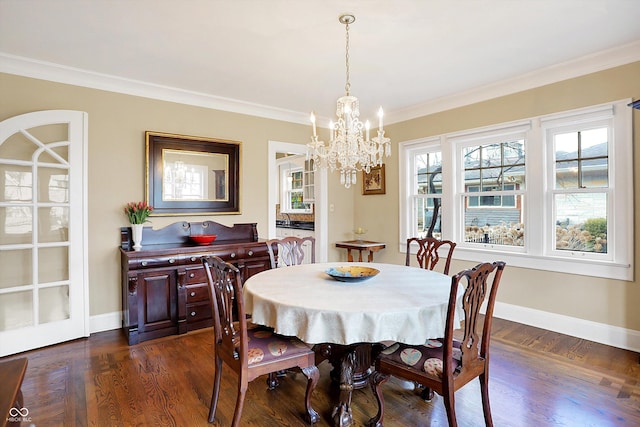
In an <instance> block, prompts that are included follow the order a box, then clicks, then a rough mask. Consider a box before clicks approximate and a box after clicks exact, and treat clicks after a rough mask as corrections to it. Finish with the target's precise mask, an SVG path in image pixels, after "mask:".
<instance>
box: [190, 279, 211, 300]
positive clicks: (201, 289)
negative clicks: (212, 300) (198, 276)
mask: <svg viewBox="0 0 640 427" xmlns="http://www.w3.org/2000/svg"><path fill="white" fill-rule="evenodd" d="M186 291H187V304H191V303H192V302H197V301H207V302H209V285H208V284H206V283H202V284H199V285H191V286H187V287H186Z"/></svg>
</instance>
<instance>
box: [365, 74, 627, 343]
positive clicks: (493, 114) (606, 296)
mask: <svg viewBox="0 0 640 427" xmlns="http://www.w3.org/2000/svg"><path fill="white" fill-rule="evenodd" d="M426 84H429V83H426ZM625 98H633V99H638V98H640V62H636V63H633V64H630V65H626V66H622V67H617V68H614V69H610V70H606V71H602V72H598V73H595V74H591V75H587V76H584V77H580V78H576V79H571V80H568V81H564V82H559V83H555V84H551V85H547V86H544V87H540V88H537V89H532V90H528V91H525V92H521V93H517V94H514V95H509V96H504V97H500V98H496V99H492V100H490V101H486V102H481V103H477V104H473V105H469V106H465V107H462V108H456V109H453V110H449V111H444V112H441V113H438V114H433V115H429V116H425V117H420V118H417V119H414V120H410V121H407V122H403V123H397V124H394V125H391V126H388V127H387V128H388V132H389V134H390V135H391V137H392V138H393V141H394V145H395V144H397V143H399V142H402V141H409V140H413V139H417V138H422V137H427V136H433V135H440V134H445V133H449V132H454V131H460V130H464V129H472V128H476V127H481V126H487V125H491V124H496V123H503V122H509V121H513V120H518V119H525V118H528V117H534V116H539V115H542V114H548V113H553V112H558V111H564V110H570V109H574V108H580V107H586V106H590V105H596V104H601V103H605V102H609V101H616V100H621V99H625ZM639 119H640V112H639V111H638V110H634V122H635V129H634V141H640V126H638V123H639ZM394 148H395V149H394V155H393V157H392V158H391V159H389V160H387V161H386V177H387V194H386V195H384V196H361V195H357V196H356V199H357V200H356V212H355V223H356V224H357V225H358V226H362V227H364V228H367V229H369V230H375V231H373V232H372V231H370V233H369V234H370V237H371V238H375V239H379V240H382V241H384V242H386V243H387V249H386V250H385V251H383V252H381V255H380V256H377V257H376V259H377V260H380V261H383V262H391V263H398V262H404V254H402V253H400V252H399V251H398V244H399V242H398V234H399V232H398V225H397V224H398V220H399V218H398V215H399V207H398V206H399V200H398V193H397V191H395V190H394V189H396V188H397V187H398V156H397V146H396V147H394ZM638 164H640V150H638V149H637V148H636V149H635V153H634V165H638ZM634 169H635V167H634ZM634 175H635V176H634V185H635V189H636V191H635V194H636V195H637V194H638V190H639V189H640V181H639V176H638V174H634ZM636 197H637V196H636ZM637 200H638V199H636V201H637ZM635 218H636V220H635V224H636V225H635V228H636V230H635V236H636V241H637V240H638V239H637V237H638V235H640V225H639V224H640V223H639V222H638V214H637V212H636V213H635ZM639 261H640V250H639V246H638V245H637V244H636V245H635V264H636V266H637V265H640V262H639ZM532 262H534V261H532ZM473 264H475V263H467V262H461V261H457V262H455V261H454V263H453V264H452V268H451V271H458V270H460V269H462V268H466V267H468V266H470V265H473ZM503 277H504V278H503V284H502V285H501V289H500V292H499V293H498V301H499V302H503V303H508V304H514V305H518V306H523V307H528V308H532V309H535V310H541V311H545V312H551V313H557V314H563V315H567V316H571V317H576V318H580V319H585V320H590V321H594V322H599V323H604V324H608V325H613V326H619V327H623V328H628V329H633V330H636V331H640V310H638V304H640V286H639V284H638V283H637V282H638V279H637V278H638V275H637V274H636V281H635V282H624V281H617V280H607V279H600V278H593V277H586V276H577V275H569V274H562V273H552V272H545V271H540V270H533V269H524V268H507V270H505V274H504V276H503Z"/></svg>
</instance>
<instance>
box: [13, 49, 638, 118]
mask: <svg viewBox="0 0 640 427" xmlns="http://www.w3.org/2000/svg"><path fill="white" fill-rule="evenodd" d="M636 61H640V40H638V41H635V42H632V43H629V44H626V45H623V46H619V47H616V48H613V49H609V50H606V51H602V52H598V53H594V54H591V55H587V56H584V57H581V58H577V59H575V60H571V61H567V62H564V63H561V64H556V65H553V66H550V67H546V68H543V69H540V70H536V71H533V72H530V73H527V74H523V75H521V76H518V77H514V78H512V79H507V80H502V81H500V82H497V83H493V84H489V85H485V86H482V87H478V88H475V89H472V90H469V91H465V92H460V93H457V94H454V95H451V96H446V97H442V98H438V99H434V100H431V101H428V102H425V103H422V104H417V105H413V106H410V107H407V108H404V109H401V110H396V111H390V112H385V120H386V122H387V123H388V124H393V123H398V122H403V121H407V120H411V119H415V118H417V117H422V116H426V115H429V114H434V113H438V112H441V111H446V110H450V109H453V108H458V107H462V106H465V105H470V104H474V103H477V102H482V101H486V100H489V99H493V98H497V97H500V96H505V95H510V94H513V93H516V92H522V91H524V90H528V89H533V88H536V87H540V86H544V85H547V84H551V83H556V82H559V81H562V80H567V79H571V78H575V77H580V76H583V75H586V74H591V73H595V72H598V71H602V70H606V69H609V68H613V67H617V66H621V65H625V64H629V63H632V62H636ZM0 72H4V73H8V74H16V75H20V76H24V77H31V78H35V79H41V80H49V81H53V82H58V83H65V84H69V85H74V86H81V87H87V88H92V89H99V90H106V91H110V92H116V93H122V94H127V95H133V96H140V97H144V98H151V99H158V100H162V101H169V102H176V103H180V104H187V105H193V106H198V107H204V108H211V109H215V110H222V111H228V112H232V113H239V114H246V115H250V116H256V117H262V118H266V119H272V120H282V121H286V122H291V123H298V124H305V125H307V124H309V115H308V113H307V112H297V111H292V110H286V109H282V108H276V107H271V106H268V105H262V104H255V103H250V102H245V101H239V100H236V99H231V98H224V97H219V96H213V95H207V94H203V93H199V92H193V91H188V90H184V89H178V88H174V87H170V86H163V85H157V84H152V83H147V82H143V81H139V80H132V79H125V78H122V77H116V76H111V75H107V74H101V73H96V72H92V71H86V70H82V69H78V68H73V67H67V66H63V65H59V64H54V63H51V62H45V61H37V60H34V59H30V58H25V57H21V56H16V55H10V54H7V53H3V52H0Z"/></svg>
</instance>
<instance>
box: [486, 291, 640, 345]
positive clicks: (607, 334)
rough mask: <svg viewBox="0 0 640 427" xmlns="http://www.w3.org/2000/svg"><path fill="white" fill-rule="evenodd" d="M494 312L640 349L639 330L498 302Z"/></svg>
mask: <svg viewBox="0 0 640 427" xmlns="http://www.w3.org/2000/svg"><path fill="white" fill-rule="evenodd" d="M493 315H494V316H495V317H499V318H501V319H505V320H511V321H513V322H518V323H523V324H525V325H530V326H535V327H537V328H542V329H547V330H549V331H553V332H558V333H561V334H566V335H571V336H574V337H578V338H582V339H586V340H589V341H594V342H598V343H600V344H606V345H610V346H613V347H618V348H623V349H626V350H631V351H637V352H640V331H636V330H633V329H626V328H621V327H619V326H612V325H607V324H604V323H597V322H592V321H590V320H584V319H578V318H576V317H569V316H565V315H562V314H556V313H549V312H547V311H542V310H535V309H532V308H527V307H521V306H518V305H512V304H505V303H501V302H496V305H495V307H494V311H493Z"/></svg>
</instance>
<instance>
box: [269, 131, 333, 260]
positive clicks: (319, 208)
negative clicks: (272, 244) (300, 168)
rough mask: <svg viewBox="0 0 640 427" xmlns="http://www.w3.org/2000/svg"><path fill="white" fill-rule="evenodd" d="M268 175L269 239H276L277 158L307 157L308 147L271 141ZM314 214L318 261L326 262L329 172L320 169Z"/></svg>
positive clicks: (316, 175) (317, 172)
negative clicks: (287, 155)
mask: <svg viewBox="0 0 640 427" xmlns="http://www.w3.org/2000/svg"><path fill="white" fill-rule="evenodd" d="M268 152H269V154H268V159H269V165H268V175H269V179H268V181H269V183H268V185H269V194H268V204H269V212H268V215H267V219H268V222H269V228H268V229H269V238H270V239H275V238H276V207H277V204H278V188H279V185H278V166H277V163H276V158H277V157H279V156H280V155H285V154H293V155H306V154H307V146H306V145H304V144H293V143H289V142H279V141H269V145H268ZM314 175H315V176H314V183H315V188H314V193H315V196H314V199H315V202H314V207H313V209H314V213H315V217H314V218H315V226H314V229H315V230H314V231H315V238H316V260H317V261H318V262H326V261H327V258H328V252H329V248H328V240H329V237H328V226H327V224H328V215H327V204H328V195H327V171H326V169H318V170H317V171H315V173H314Z"/></svg>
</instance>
